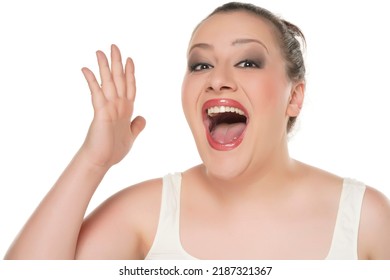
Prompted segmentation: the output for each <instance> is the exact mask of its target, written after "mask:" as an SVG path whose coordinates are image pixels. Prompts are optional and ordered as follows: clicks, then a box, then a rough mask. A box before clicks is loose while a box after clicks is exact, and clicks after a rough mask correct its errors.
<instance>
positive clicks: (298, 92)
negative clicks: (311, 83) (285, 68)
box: [287, 82, 305, 117]
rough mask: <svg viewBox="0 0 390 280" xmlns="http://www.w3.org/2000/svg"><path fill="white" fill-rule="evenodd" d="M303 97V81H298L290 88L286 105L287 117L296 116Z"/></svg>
mask: <svg viewBox="0 0 390 280" xmlns="http://www.w3.org/2000/svg"><path fill="white" fill-rule="evenodd" d="M304 97H305V83H304V82H299V83H297V84H295V85H294V87H293V88H292V89H291V94H290V98H289V103H288V107H287V115H288V116H289V117H297V116H298V115H299V113H300V112H301V109H302V105H303V100H304Z"/></svg>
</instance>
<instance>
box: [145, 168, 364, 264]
mask: <svg viewBox="0 0 390 280" xmlns="http://www.w3.org/2000/svg"><path fill="white" fill-rule="evenodd" d="M180 189H181V173H174V174H168V175H166V176H164V178H163V187H162V198H161V199H162V201H161V209H160V218H159V223H158V227H157V232H156V236H155V238H154V241H153V244H152V247H151V248H150V251H149V252H148V254H147V256H146V258H145V259H146V260H196V258H194V257H193V256H191V255H190V254H188V253H187V252H186V251H185V250H184V248H183V246H182V245H181V242H180V225H179V221H180ZM365 189H366V186H365V185H364V184H362V183H360V182H358V181H355V180H353V179H347V178H346V179H344V181H343V189H342V192H341V197H340V203H339V209H338V213H337V218H336V224H335V228H334V232H333V238H332V243H331V246H330V249H329V253H328V255H327V257H326V259H328V260H342V259H344V260H356V259H358V249H357V243H358V233H359V222H360V211H361V206H362V201H363V196H364V192H365Z"/></svg>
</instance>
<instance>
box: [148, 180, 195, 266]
mask: <svg viewBox="0 0 390 280" xmlns="http://www.w3.org/2000/svg"><path fill="white" fill-rule="evenodd" d="M180 191H181V173H172V174H167V175H165V176H164V177H163V186H162V195H161V207H160V217H159V222H158V226H157V232H156V235H155V238H154V241H153V244H152V247H151V248H150V251H149V252H148V254H147V256H146V257H145V259H149V260H153V259H154V260H156V259H158V260H164V259H167V260H168V259H170V260H172V259H191V258H192V257H191V256H189V255H188V254H187V253H186V252H185V251H184V250H183V247H182V246H181V242H180V225H179V221H180Z"/></svg>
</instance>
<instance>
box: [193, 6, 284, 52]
mask: <svg viewBox="0 0 390 280" xmlns="http://www.w3.org/2000/svg"><path fill="white" fill-rule="evenodd" d="M237 39H257V40H260V41H262V42H263V43H264V44H266V45H267V48H269V49H272V48H277V47H278V45H277V43H276V29H275V28H274V27H273V26H272V24H271V23H269V22H268V21H267V20H265V19H263V18H261V17H260V16H258V15H256V14H253V13H251V12H247V11H234V12H223V13H217V14H215V15H213V16H211V17H210V18H207V19H206V20H204V21H203V22H202V23H201V24H200V25H199V26H198V28H197V29H196V30H195V32H194V34H193V36H192V38H191V41H190V44H189V45H190V47H191V45H194V44H198V43H207V44H212V45H214V46H218V45H221V46H222V45H228V44H229V45H230V44H231V43H232V42H233V41H234V40H237Z"/></svg>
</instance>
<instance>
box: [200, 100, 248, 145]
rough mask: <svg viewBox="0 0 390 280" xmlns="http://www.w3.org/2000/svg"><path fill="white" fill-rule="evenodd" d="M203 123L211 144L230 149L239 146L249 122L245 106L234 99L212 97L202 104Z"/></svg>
mask: <svg viewBox="0 0 390 280" xmlns="http://www.w3.org/2000/svg"><path fill="white" fill-rule="evenodd" d="M202 113H203V124H204V126H205V130H206V135H207V140H208V142H209V144H210V146H211V147H212V148H214V149H216V150H219V151H229V150H232V149H235V148H236V147H237V146H239V145H240V144H241V142H242V140H243V138H244V134H245V130H246V127H247V123H248V113H247V111H246V109H245V107H244V106H243V105H242V104H240V103H239V102H237V101H236V100H233V99H211V100H208V101H207V102H205V103H204V104H203V106H202Z"/></svg>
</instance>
